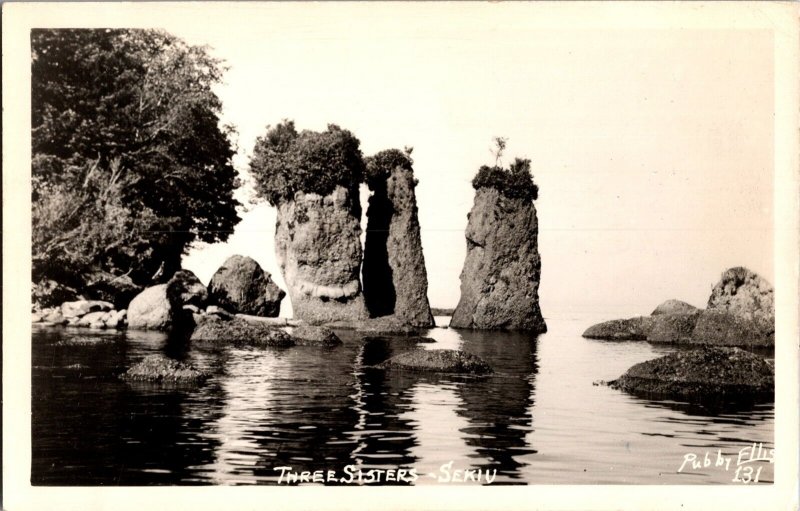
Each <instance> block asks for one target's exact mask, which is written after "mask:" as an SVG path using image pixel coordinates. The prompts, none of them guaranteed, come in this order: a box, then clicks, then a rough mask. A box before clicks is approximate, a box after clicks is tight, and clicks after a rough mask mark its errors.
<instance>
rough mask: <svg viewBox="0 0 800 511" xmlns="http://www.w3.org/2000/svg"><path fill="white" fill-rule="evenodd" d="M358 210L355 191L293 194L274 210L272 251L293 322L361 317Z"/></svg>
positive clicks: (364, 313) (340, 189)
mask: <svg viewBox="0 0 800 511" xmlns="http://www.w3.org/2000/svg"><path fill="white" fill-rule="evenodd" d="M360 209H361V208H360V205H359V203H358V193H357V190H348V189H346V188H344V187H342V186H337V187H336V189H335V190H334V191H333V192H332V193H330V194H329V195H326V196H321V195H317V194H314V193H304V192H301V191H298V192H297V193H295V195H294V198H293V200H289V201H286V202H283V203H281V204H280V205H279V206H278V220H277V228H276V233H275V251H276V254H277V258H278V262H279V264H280V267H281V271H282V272H283V278H284V281H285V282H286V285H287V287H288V291H289V298H290V299H291V300H292V308H293V310H294V317H295V318H297V319H303V320H307V321H312V322H315V321H318V322H326V321H336V320H359V319H364V318H366V317H367V309H366V307H365V305H364V296H363V294H362V292H361V280H360V272H361V241H360V239H359V236H360V234H361V226H360V217H361V212H360Z"/></svg>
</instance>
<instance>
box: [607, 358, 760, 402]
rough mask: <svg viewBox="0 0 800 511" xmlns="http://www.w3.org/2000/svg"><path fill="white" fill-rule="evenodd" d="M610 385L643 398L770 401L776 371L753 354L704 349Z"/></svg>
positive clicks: (642, 367) (660, 361) (638, 369)
mask: <svg viewBox="0 0 800 511" xmlns="http://www.w3.org/2000/svg"><path fill="white" fill-rule="evenodd" d="M609 385H610V386H611V387H613V388H616V389H620V390H624V391H626V392H630V393H632V394H636V395H641V396H644V397H655V398H667V399H679V400H688V401H704V400H707V399H726V398H727V399H733V400H740V399H745V398H749V399H760V400H764V401H771V400H772V399H773V396H774V388H775V371H774V369H773V367H772V366H771V365H770V364H769V362H768V361H767V360H766V359H764V358H763V357H760V356H758V355H754V354H752V353H750V352H747V351H744V350H741V349H738V348H719V347H704V348H701V349H698V350H692V351H678V352H676V353H671V354H669V355H666V356H663V357H660V358H657V359H654V360H648V361H647V362H642V363H641V364H636V365H634V366H633V367H631V368H630V369H628V371H627V372H626V373H625V374H624V375H622V376H621V377H620V378H618V379H617V380H614V381H612V382H609Z"/></svg>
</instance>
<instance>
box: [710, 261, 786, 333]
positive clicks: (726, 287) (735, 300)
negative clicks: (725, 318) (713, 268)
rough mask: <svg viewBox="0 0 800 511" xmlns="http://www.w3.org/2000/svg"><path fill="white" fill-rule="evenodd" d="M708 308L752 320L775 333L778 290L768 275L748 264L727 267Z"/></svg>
mask: <svg viewBox="0 0 800 511" xmlns="http://www.w3.org/2000/svg"><path fill="white" fill-rule="evenodd" d="M707 308H708V310H716V311H722V312H727V313H730V314H732V315H734V316H737V317H739V318H742V319H745V320H748V321H750V322H751V324H752V325H754V326H755V327H756V328H758V330H759V331H760V332H762V333H763V334H764V335H765V336H774V334H775V293H774V290H773V288H772V284H770V283H769V282H768V281H767V280H766V279H764V278H763V277H761V276H759V275H758V274H756V273H754V272H752V271H750V270H748V269H747V268H742V267H736V268H731V269H729V270H727V271H725V272H724V273H723V274H722V277H721V278H720V281H719V282H718V283H717V284H716V285H715V286H714V289H713V290H712V291H711V296H710V297H709V299H708V306H707Z"/></svg>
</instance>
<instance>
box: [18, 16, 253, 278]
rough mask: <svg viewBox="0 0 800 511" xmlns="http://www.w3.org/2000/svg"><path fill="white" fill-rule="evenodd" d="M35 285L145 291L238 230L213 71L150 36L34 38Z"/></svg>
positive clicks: (52, 33)
mask: <svg viewBox="0 0 800 511" xmlns="http://www.w3.org/2000/svg"><path fill="white" fill-rule="evenodd" d="M31 46H32V65H31V73H32V76H31V94H32V112H31V113H32V127H33V129H32V150H33V159H32V169H31V170H32V177H31V179H32V186H33V195H32V200H33V240H32V241H33V254H32V258H33V279H34V282H37V281H39V280H42V279H50V280H54V281H56V282H63V283H65V284H67V285H70V286H74V287H76V288H78V289H83V288H85V286H86V284H87V281H88V280H90V279H91V275H96V274H98V273H99V274H103V275H107V276H112V277H119V276H122V275H127V276H129V277H130V279H132V281H133V282H135V283H137V284H140V285H147V284H150V283H152V282H153V281H159V280H164V279H166V278H169V276H170V275H171V274H172V273H173V272H174V271H175V270H176V269H177V268H179V266H180V259H181V255H182V254H183V253H184V252H185V250H186V249H187V248H188V247H189V246H190V244H191V243H192V242H194V241H195V240H201V241H205V242H215V241H224V240H226V239H227V238H228V236H229V234H230V232H231V231H232V229H233V227H234V225H235V224H236V223H237V222H238V221H239V217H238V215H237V213H236V207H237V205H238V202H237V201H236V200H235V199H234V198H233V191H234V189H235V187H236V172H235V170H234V169H233V164H232V156H233V154H234V152H235V150H234V148H233V145H232V142H231V140H230V137H231V134H232V131H233V130H232V128H230V127H227V126H220V111H221V107H222V105H221V102H220V100H219V98H218V97H217V96H216V94H215V93H214V92H213V90H212V87H213V85H214V84H216V83H218V82H219V81H220V79H221V77H222V71H223V68H222V64H221V62H220V61H218V60H216V59H214V58H212V57H211V56H209V54H208V51H207V49H206V48H204V47H196V46H190V45H187V44H186V43H185V42H183V41H181V40H180V39H178V38H176V37H174V36H172V35H170V34H168V33H166V32H163V31H158V30H128V29H120V30H117V29H90V30H87V29H55V30H50V29H48V30H43V29H36V30H33V31H32V33H31Z"/></svg>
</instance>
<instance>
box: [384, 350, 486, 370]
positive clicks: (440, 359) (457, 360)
mask: <svg viewBox="0 0 800 511" xmlns="http://www.w3.org/2000/svg"><path fill="white" fill-rule="evenodd" d="M378 367H379V368H381V369H401V370H407V371H424V372H436V373H469V374H489V373H491V372H492V368H491V367H489V364H487V363H486V362H484V361H483V359H481V358H480V357H477V356H475V355H473V354H471V353H467V352H465V351H459V350H422V349H416V350H408V351H405V352H403V353H400V354H399V355H395V356H393V357H392V358H390V359H389V360H386V361H385V362H383V363H381V364H379V365H378Z"/></svg>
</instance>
